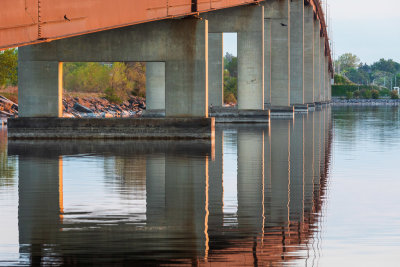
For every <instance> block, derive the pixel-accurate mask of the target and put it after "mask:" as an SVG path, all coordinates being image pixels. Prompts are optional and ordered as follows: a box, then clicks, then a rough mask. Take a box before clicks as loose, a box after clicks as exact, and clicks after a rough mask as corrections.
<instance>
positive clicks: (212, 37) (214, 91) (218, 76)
mask: <svg viewBox="0 0 400 267" xmlns="http://www.w3.org/2000/svg"><path fill="white" fill-rule="evenodd" d="M223 53H224V51H223V33H209V34H208V104H209V105H210V106H213V107H220V106H222V105H223V104H224V55H223Z"/></svg>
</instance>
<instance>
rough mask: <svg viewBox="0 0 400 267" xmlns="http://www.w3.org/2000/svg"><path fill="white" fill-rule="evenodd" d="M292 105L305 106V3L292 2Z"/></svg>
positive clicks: (292, 0) (299, 1)
mask: <svg viewBox="0 0 400 267" xmlns="http://www.w3.org/2000/svg"><path fill="white" fill-rule="evenodd" d="M289 21H290V23H289V25H290V104H291V105H298V104H300V105H302V104H304V85H303V79H304V77H303V76H304V1H303V0H291V1H290V20H289Z"/></svg>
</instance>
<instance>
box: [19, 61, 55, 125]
mask: <svg viewBox="0 0 400 267" xmlns="http://www.w3.org/2000/svg"><path fill="white" fill-rule="evenodd" d="M62 91H63V89H62V63H59V62H58V61H40V60H35V61H29V60H25V59H24V58H23V57H20V58H19V60H18V96H19V98H18V102H19V116H20V117H62V112H63V110H62Z"/></svg>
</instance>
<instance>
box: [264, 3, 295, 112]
mask: <svg viewBox="0 0 400 267" xmlns="http://www.w3.org/2000/svg"><path fill="white" fill-rule="evenodd" d="M264 9H265V11H264V12H265V13H264V27H265V29H266V30H267V31H268V32H267V34H266V35H265V36H266V38H268V37H270V41H267V42H265V44H266V45H265V51H266V55H267V58H265V60H266V63H265V64H266V66H269V68H270V70H269V72H270V75H269V78H270V81H266V82H265V83H264V84H267V87H266V88H264V90H265V93H267V94H268V93H269V94H270V98H269V99H270V103H265V105H266V106H267V107H269V108H270V111H271V117H278V116H281V117H291V118H293V116H294V110H293V107H292V106H291V105H290V0H282V1H281V0H271V1H267V2H265V3H264ZM268 60H269V62H268ZM266 77H267V78H268V75H267V76H266ZM266 101H268V98H267V99H266Z"/></svg>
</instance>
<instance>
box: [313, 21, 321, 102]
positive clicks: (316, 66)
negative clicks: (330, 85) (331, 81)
mask: <svg viewBox="0 0 400 267" xmlns="http://www.w3.org/2000/svg"><path fill="white" fill-rule="evenodd" d="M320 36H321V24H320V21H319V19H318V18H315V19H314V103H319V102H320V88H321V84H320V80H321V74H320V72H321V67H320V54H321V49H320V48H321V45H320V42H321V37H320Z"/></svg>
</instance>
